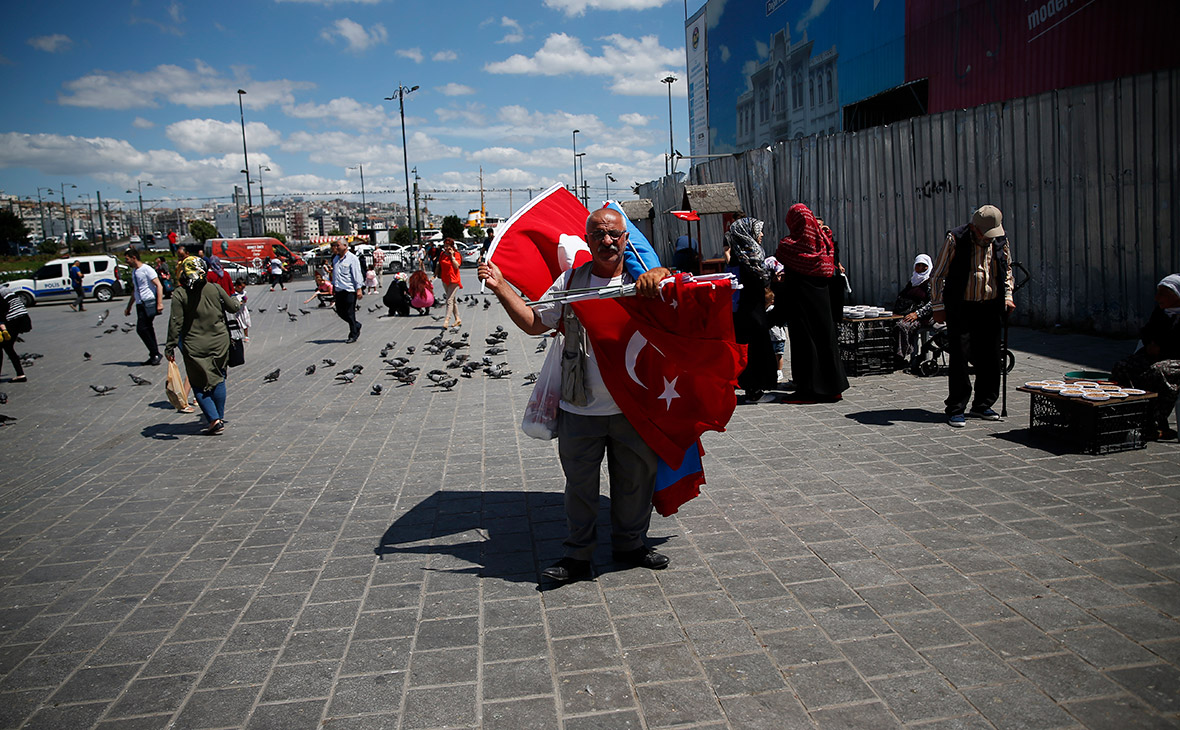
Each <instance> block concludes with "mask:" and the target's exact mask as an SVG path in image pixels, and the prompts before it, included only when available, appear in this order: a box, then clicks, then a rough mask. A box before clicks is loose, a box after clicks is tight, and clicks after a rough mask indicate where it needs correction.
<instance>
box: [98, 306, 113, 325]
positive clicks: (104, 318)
mask: <svg viewBox="0 0 1180 730" xmlns="http://www.w3.org/2000/svg"><path fill="white" fill-rule="evenodd" d="M109 316H111V310H109V309H108V310H106V311H105V312H103V313H102V314H100V315H98V324H96V325H94V326H95V327H102V323H103V322H105V321H107V317H109Z"/></svg>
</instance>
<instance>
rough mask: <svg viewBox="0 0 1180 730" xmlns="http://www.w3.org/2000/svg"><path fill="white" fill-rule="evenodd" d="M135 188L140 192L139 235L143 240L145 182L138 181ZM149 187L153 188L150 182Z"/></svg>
mask: <svg viewBox="0 0 1180 730" xmlns="http://www.w3.org/2000/svg"><path fill="white" fill-rule="evenodd" d="M135 186H136V188H137V189H138V190H139V235H140V237H141V239H142V237H143V180H136V181H135ZM147 186H148V187H149V188H150V187H153V186H152V184H151V183H150V182H149V183H148V184H147ZM127 192H128V193H130V192H132V191H131V190H128V191H127ZM141 242H142V241H141Z"/></svg>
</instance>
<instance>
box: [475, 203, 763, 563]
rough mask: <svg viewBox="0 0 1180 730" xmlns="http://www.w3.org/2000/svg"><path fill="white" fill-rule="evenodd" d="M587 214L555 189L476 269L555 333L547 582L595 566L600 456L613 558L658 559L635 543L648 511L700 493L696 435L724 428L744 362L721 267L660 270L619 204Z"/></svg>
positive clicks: (512, 312)
mask: <svg viewBox="0 0 1180 730" xmlns="http://www.w3.org/2000/svg"><path fill="white" fill-rule="evenodd" d="M587 212H588V211H587V210H586V208H585V206H583V205H582V204H581V202H580V201H578V200H577V199H576V198H575V197H574V196H573V194H572V193H570V192H569V191H568V190H566V189H565V188H564V187H563V186H561V185H559V184H558V185H554V186H553V187H552V188H550V189H549V190H547V191H545V192H543V193H541V195H539V196H538V197H536V198H534V199H533V200H531V201H529V203H528V204H526V205H525V206H524V207H523V208H521V209H520V210H518V211H517V212H516V213H514V214H513V216H512V217H511V218H510V219H509V221H508V222H507V223H505V224H504V225H502V226H501V227H500V229H499V230H498V231H497V233H496V239H495V241H494V242H493V244H492V246H491V247H490V248H489V251H488V256H487V259H488V262H487V263H484V264H481V265H480V269H479V277H480V279H482V280H483V281H484V282H485V284H486V286H487V287H488V288H490V289H491V290H492V291H493V292H494V293H495V294H496V296H497V297H498V298H499V299H500V301H501V302H502V303H503V304H504V307H505V309H506V310H507V311H508V314H509V317H510V318H511V319H512V321H513V322H515V323H516V325H517V326H518V327H520V328H521V329H522V330H524V331H525V332H528V333H530V334H541V333H543V332H545V331H547V330H549V329H554V328H557V329H561V330H563V331H564V333H565V338H564V340H565V344H564V347H563V351H562V358H561V364H562V367H561V378H560V381H561V393H560V406H559V411H558V417H557V424H556V428H555V432H556V437H557V438H558V453H559V456H560V458H561V462H562V470H563V472H564V473H565V477H566V486H565V506H566V520H567V523H568V527H569V537H568V538H567V539H566V541H565V546H566V555H565V557H564V558H562V559H561V560H560V561H558V562H557V564H556V565H553V566H551V567H549V568H547V569H545V570H544V571H542V576H543V577H545V578H549V579H552V580H555V581H559V582H566V581H570V580H575V579H583V578H590V577H591V576H592V574H593V573H592V568H591V557H592V555H593V553H594V549H595V545H596V543H597V539H596V534H595V530H594V525H595V522H596V519H597V512H598V508H597V503H598V489H599V468H600V466H601V464H602V459H603V456H604V455H605V456H606V458H607V467H608V473H609V476H610V485H611V532H612V539H611V544H612V548H613V557H614V560H615V561H616V562H618V563H623V564H626V565H630V566H633V567H646V568H650V569H660V568H664V567H666V566H667V565H668V558H667V557H665V556H663V555H660V554H659V553H657V552H655V551H654V550H652V549H651V548H650V547H648V546H647V544H646V541H645V538H646V534H647V529H648V525H649V523H650V520H651V510H652V508H653V505H654V508H655V510H656V511H657V512H659V513H660V514H661V515H664V516H667V515H671V514H674V513H675V512H676V511H677V510H678V509H679V508H680V506H681V505H683V504H684V503H685V502H688V501H689V500H691V499H692V498H693V497H695V496H697V495H698V494H699V493H700V490H699V488H700V485H701V484H703V483H704V481H705V477H704V470H703V468H702V461H701V457H702V456H703V455H704V449H703V448H702V447H701V443H700V436H701V434H702V433H703V432H704V431H708V430H714V431H723V430H725V425H726V424H727V423H728V422H729V418H730V416H731V415H732V414H733V409H734V406H735V405H736V396H735V394H734V385H735V383H736V381H737V375H738V373H740V372H741V370H742V368H743V367H745V350H744V348H742V346H740V345H738V344H736V343H735V342H734V335H733V318H732V316H731V315H730V307H731V304H730V302H731V299H732V290H731V288H730V286H731V284H732V282H731V281H730V277H727V276H722V277H715V276H714V277H699V278H695V279H694V278H693V277H690V276H687V275H681V276H677V277H675V278H669V271H668V270H667V269H666V268H663V267H662V266H661V265H660V262H659V258H658V257H657V256H656V254H655V251H654V250H653V249H652V248H651V246H650V244H648V242H647V240H646V239H645V238H644V237H643V233H642V232H641V231H639V229H638V228H636V227H635V226H634V224H632V223H631V222H630V221H628V220H627V219H626V218H625V217H624V216H623V214H622V210H621V209H620V208H619V206H618V204H617V203H613V202H611V203H608V204H607V205H605V206H604V207H603V208H602V209H599V210H596V211H594V212H593V213H590V214H589V216H587ZM583 230H584V233H583ZM583 235H584V236H585V239H584V240H583ZM555 279H556V281H555ZM514 287H515V289H519V290H520V292H521V294H522V295H523V297H524V298H522V296H521V295H518V294H517V293H516V290H515V289H514ZM630 294H635V295H637V296H630ZM525 298H527V300H526V299H525Z"/></svg>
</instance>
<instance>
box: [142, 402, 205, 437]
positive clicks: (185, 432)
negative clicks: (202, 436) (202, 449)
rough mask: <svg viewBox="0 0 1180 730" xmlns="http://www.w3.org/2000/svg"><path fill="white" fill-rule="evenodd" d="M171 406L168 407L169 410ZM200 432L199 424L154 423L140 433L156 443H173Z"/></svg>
mask: <svg viewBox="0 0 1180 730" xmlns="http://www.w3.org/2000/svg"><path fill="white" fill-rule="evenodd" d="M171 407H172V406H169V408H171ZM200 431H201V425H200V424H199V423H156V424H153V425H151V426H144V428H143V431H141V432H140V433H141V434H142V435H143V437H144V438H149V439H156V440H157V441H175V440H177V438H178V437H180V436H194V435H196V434H198V433H200Z"/></svg>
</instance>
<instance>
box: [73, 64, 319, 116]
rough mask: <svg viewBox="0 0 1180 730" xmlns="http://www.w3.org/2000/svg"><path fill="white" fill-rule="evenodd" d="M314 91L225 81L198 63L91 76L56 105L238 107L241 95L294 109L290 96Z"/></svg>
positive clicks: (241, 79) (292, 84)
mask: <svg viewBox="0 0 1180 730" xmlns="http://www.w3.org/2000/svg"><path fill="white" fill-rule="evenodd" d="M314 86H315V85H314V84H310V83H307V82H302V81H290V80H288V79H279V80H277V81H254V80H251V79H250V78H249V77H248V76H245V75H244V74H243V73H240V72H239V73H237V74H236V75H235V78H228V77H226V76H224V75H222V74H221V72H219V71H217V70H216V69H214V68H213V67H212V66H209V65H208V64H206V63H203V62H201V61H199V60H198V61H197V62H196V68H195V69H194V70H191V71H190V70H189V69H186V68H181V67H180V66H174V65H171V64H166V65H160V66H157V67H155V68H154V69H152V70H151V71H144V72H139V71H125V72H122V73H119V72H114V71H96V72H94V73H92V74H89V75H87V76H83V77H82V78H79V79H75V80H73V81H67V82H66V83H65V84H64V87H65V91H64V92H62V93H59V94H58V102H59V103H61V104H64V105H66V106H80V107H89V108H95V109H135V108H139V107H155V106H159V105H160V102H161V101H165V102H168V103H170V104H179V105H182V106H187V107H203V106H221V105H233V106H237V104H238V95H237V90H238V89H245V90H246V91H247V94H246V95H245V96H244V97H242V100H243V101H244V102H245V105H246V106H248V107H250V108H252V109H261V108H263V107H266V106H268V105H270V104H276V103H278V104H291V103H294V101H295V97H294V95H293V93H292V92H293V91H295V90H297V89H309V88H313V87H314Z"/></svg>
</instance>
